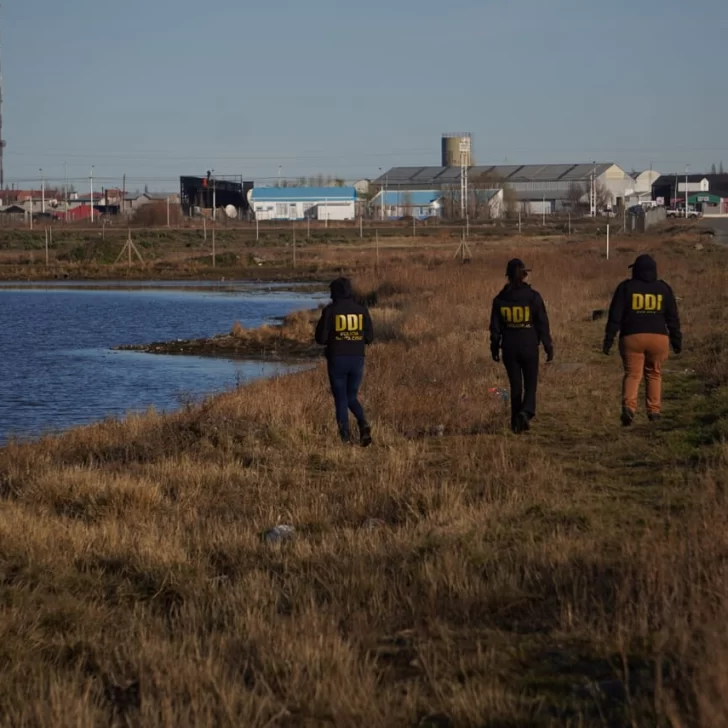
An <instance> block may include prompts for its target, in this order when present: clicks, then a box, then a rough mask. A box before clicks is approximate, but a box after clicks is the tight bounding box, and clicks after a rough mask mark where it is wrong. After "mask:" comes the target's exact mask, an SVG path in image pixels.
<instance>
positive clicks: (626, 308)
mask: <svg viewBox="0 0 728 728" xmlns="http://www.w3.org/2000/svg"><path fill="white" fill-rule="evenodd" d="M617 334H619V335H620V338H621V337H623V336H630V335H631V334H664V335H665V336H669V337H670V343H671V344H672V348H673V350H674V351H675V352H679V351H680V350H681V349H682V334H681V332H680V317H679V315H678V311H677V302H676V301H675V295H674V294H673V292H672V288H670V286H668V285H667V283H665V281H661V280H659V279H658V278H657V263H655V261H654V260H653V258H652V257H650V256H649V255H640V256H639V257H638V258H637V260H636V261H635V262H634V264H633V265H632V278H631V279H627V280H626V281H622V282H621V283H620V284H619V286H618V287H617V290H616V291H615V292H614V297H613V298H612V303H611V305H610V307H609V319H608V321H607V327H606V331H605V334H604V345H605V347H606V348H607V349H608V348H609V347H611V345H612V344H613V343H614V339H615V337H616V336H617Z"/></svg>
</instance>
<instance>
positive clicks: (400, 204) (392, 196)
mask: <svg viewBox="0 0 728 728" xmlns="http://www.w3.org/2000/svg"><path fill="white" fill-rule="evenodd" d="M442 197H443V194H442V191H441V190H406V189H405V190H382V191H380V192H378V193H377V194H376V195H375V196H374V197H373V198H372V201H371V202H370V203H369V204H370V208H371V211H372V214H373V216H374V217H375V218H378V219H386V220H399V219H400V218H402V217H416V218H418V219H419V220H424V219H425V218H428V217H441V215H442ZM382 205H383V206H384V210H382Z"/></svg>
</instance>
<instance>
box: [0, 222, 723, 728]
mask: <svg viewBox="0 0 728 728" xmlns="http://www.w3.org/2000/svg"><path fill="white" fill-rule="evenodd" d="M647 242H649V243H650V246H651V247H652V249H653V251H654V252H656V255H657V257H658V260H659V263H660V265H661V269H662V274H663V276H664V277H665V278H666V279H667V280H668V281H669V282H671V283H672V284H673V286H674V288H675V290H676V293H677V294H678V295H679V296H680V297H681V306H682V313H683V319H684V327H685V338H686V352H685V354H684V355H683V356H682V357H681V358H680V359H677V358H675V359H673V360H672V361H671V362H670V363H669V365H668V369H669V371H668V373H667V375H666V378H667V391H666V411H665V415H666V417H665V421H664V422H663V423H661V424H660V425H659V426H657V427H654V428H653V427H649V426H648V425H647V423H645V422H643V421H640V422H639V423H638V424H637V425H636V427H635V428H634V430H632V431H630V432H624V431H622V430H621V429H620V428H619V426H618V423H617V415H618V410H619V382H620V368H619V362H618V360H617V358H616V357H614V356H613V357H612V358H610V359H607V358H605V357H603V355H601V354H600V353H599V348H600V344H601V337H602V330H603V322H601V321H600V322H592V321H591V320H590V319H591V312H592V310H593V309H598V308H604V307H606V305H607V304H608V301H609V296H610V294H611V291H612V290H613V288H614V286H615V285H616V283H617V282H618V281H619V280H620V279H621V277H623V276H624V275H625V274H626V266H627V263H628V262H631V259H632V258H633V256H634V255H635V253H637V252H641V251H642V250H643V249H644V247H645V246H646V245H647ZM692 243H693V240H692V239H691V238H690V237H689V236H686V237H685V238H684V239H681V238H672V239H670V240H668V241H667V242H665V243H663V244H661V245H657V243H656V242H655V240H654V239H652V240H650V241H644V242H642V243H639V242H635V241H631V240H630V241H617V242H616V244H615V248H616V253H615V255H614V258H613V259H612V260H610V261H609V262H606V261H604V260H603V258H602V257H601V252H600V251H599V250H597V249H596V248H594V247H592V246H591V245H589V244H583V245H576V244H574V245H568V246H548V247H541V248H538V247H533V248H531V249H525V250H524V249H519V250H517V251H514V250H511V249H501V250H499V249H497V248H490V249H483V250H478V251H476V256H475V260H474V262H473V263H472V264H470V265H465V266H461V265H457V264H455V263H453V262H451V261H450V260H449V259H448V256H447V255H444V254H443V253H438V252H437V251H434V252H431V253H430V252H428V253H412V254H408V253H406V252H402V251H399V252H393V253H391V254H389V255H388V256H387V258H386V260H384V259H383V262H382V269H381V271H380V274H379V275H378V276H377V275H375V274H374V272H373V271H372V270H371V268H369V269H365V268H364V267H363V266H364V263H363V262H359V263H357V261H356V258H357V257H358V256H361V255H364V254H363V253H361V252H352V253H351V257H349V258H348V259H345V262H344V267H346V268H349V269H352V270H355V271H358V272H357V274H356V276H355V281H356V284H357V286H358V288H359V289H360V290H361V291H374V290H376V291H377V292H378V299H379V303H378V306H377V307H375V308H374V310H373V313H374V316H375V321H376V325H377V327H378V329H379V330H381V333H382V334H383V336H382V337H381V338H382V339H384V341H380V342H379V343H377V344H376V345H375V346H374V347H372V349H371V351H370V356H369V359H368V365H367V373H366V378H365V383H364V387H363V399H364V401H365V404H366V406H367V408H368V410H369V413H370V415H371V418H372V420H373V423H374V428H375V438H376V442H375V445H374V446H373V447H372V448H370V449H368V450H361V449H358V448H347V447H344V446H342V445H339V444H338V443H337V441H336V437H335V432H334V429H335V428H334V425H333V421H332V420H333V413H332V405H331V402H330V398H329V395H328V392H327V390H326V384H325V375H324V371H323V368H322V365H320V366H318V367H317V368H316V369H315V370H313V371H308V372H303V373H300V374H296V375H293V376H289V377H284V378H280V379H275V380H272V381H268V382H259V383H256V384H253V385H251V386H249V387H245V388H241V389H239V390H237V391H235V392H231V393H229V394H226V395H223V396H220V397H217V398H215V399H212V400H210V401H208V402H205V403H204V404H203V405H201V406H199V407H187V408H185V409H183V410H181V411H179V412H177V413H175V414H172V415H168V416H162V415H158V414H155V413H149V414H148V415H146V416H135V417H131V418H129V419H128V420H126V421H124V422H115V421H109V422H104V423H100V424H97V425H94V426H91V427H87V428H83V429H79V430H74V431H71V432H69V433H67V434H66V435H64V436H62V437H59V438H45V439H43V440H42V441H40V442H38V443H36V444H27V445H26V444H20V443H15V444H11V445H9V446H8V447H6V448H4V449H2V450H0V496H1V497H2V510H0V604H1V605H2V606H1V607H0V609H2V619H1V620H0V669H1V670H2V680H0V719H1V720H2V723H3V724H5V725H12V726H49V725H53V726H61V727H62V726H97V725H119V726H123V725H139V726H212V725H214V726H319V725H336V726H359V725H369V726H417V725H422V726H485V725H490V726H526V725H529V726H542V725H543V726H546V725H554V726H561V725H572V726H586V725H598V726H619V725H631V726H644V725H671V726H675V727H677V726H693V725H696V726H697V725H700V726H721V725H725V724H726V723H728V700H726V697H725V696H726V687H727V685H726V670H727V669H728V631H727V630H726V626H725V625H726V624H728V607H726V605H728V561H727V560H726V554H728V502H727V501H726V491H725V487H726V463H727V458H728V449H726V446H725V444H724V439H723V438H724V435H725V428H724V425H723V424H722V423H723V419H722V418H723V417H724V415H725V414H726V412H728V397H727V396H726V392H725V389H724V387H725V385H726V383H727V382H728V368H727V367H726V365H725V363H724V356H723V352H724V349H725V346H726V341H727V338H726V334H727V333H728V327H727V326H726V321H725V311H726V304H727V303H728V285H727V284H728V276H727V275H726V272H725V271H726V262H728V251H723V250H720V249H713V248H711V247H708V248H706V250H704V251H702V252H699V253H698V252H696V251H694V250H693V248H692ZM515 252H517V253H518V254H521V255H522V256H523V257H524V258H525V259H526V260H527V262H528V263H529V265H530V266H532V267H533V269H534V273H533V278H534V285H535V287H536V288H538V289H539V290H540V291H541V293H542V294H543V295H544V298H545V299H546V302H547V306H548V308H549V312H550V315H551V318H552V326H553V330H554V334H555V342H556V353H557V360H556V362H554V364H553V365H551V366H549V367H544V370H543V376H542V384H541V395H540V413H539V417H538V418H537V419H536V421H535V422H534V430H533V432H532V433H530V434H529V435H527V436H524V437H521V438H517V437H514V436H511V435H510V434H508V433H507V432H506V431H505V430H504V425H505V424H506V420H507V418H506V413H505V411H504V409H503V405H502V404H501V403H500V402H499V401H498V400H497V399H496V398H494V397H493V396H492V395H491V394H489V392H488V390H489V388H491V387H493V386H502V385H504V384H505V376H504V372H503V370H502V367H501V366H498V365H496V364H494V363H493V362H492V361H491V360H490V356H489V348H488V342H487V326H488V319H489V313H490V300H491V298H492V296H493V295H494V293H495V292H496V291H497V290H498V288H499V287H500V285H501V284H502V280H503V270H504V266H505V261H506V260H507V259H508V258H509V257H510V256H511V255H512V254H513V253H515ZM451 254H452V253H451V252H450V255H451ZM708 294H709V295H708ZM292 325H294V326H295V327H298V328H297V329H296V330H298V331H300V332H301V335H303V333H302V332H304V331H306V332H308V331H310V329H309V328H307V327H309V326H310V321H309V320H308V319H306V317H305V316H300V317H298V318H296V320H295V321H294V322H293V323H292ZM237 335H238V336H245V335H248V333H247V332H244V331H238V333H237ZM440 425H442V426H444V433H445V434H444V436H443V437H433V436H430V435H429V433H430V432H431V431H432V430H433V428H437V427H438V426H440ZM369 519H379V521H378V522H375V523H374V527H368V526H369V525H371V524H370V523H369ZM276 523H290V524H292V525H294V526H295V527H296V529H297V536H296V538H295V539H294V540H293V541H291V542H289V543H284V544H282V545H280V546H271V545H268V544H266V543H265V542H264V541H262V540H261V539H260V534H261V533H262V532H263V531H264V530H265V529H266V528H268V527H270V526H271V525H274V524H276ZM365 525H366V526H367V527H365Z"/></svg>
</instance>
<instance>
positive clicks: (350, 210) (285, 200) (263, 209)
mask: <svg viewBox="0 0 728 728" xmlns="http://www.w3.org/2000/svg"><path fill="white" fill-rule="evenodd" d="M356 200H357V192H356V189H354V187H255V188H254V189H253V190H252V192H251V196H250V207H251V209H252V211H253V214H254V215H255V217H256V219H257V220H307V219H308V220H322V221H323V220H327V221H328V220H332V221H333V220H354V219H355V218H356Z"/></svg>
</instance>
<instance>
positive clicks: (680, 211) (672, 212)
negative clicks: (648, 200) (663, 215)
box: [667, 205, 700, 218]
mask: <svg viewBox="0 0 728 728" xmlns="http://www.w3.org/2000/svg"><path fill="white" fill-rule="evenodd" d="M667 216H668V217H688V218H691V217H693V218H694V217H700V213H699V212H698V211H697V210H696V209H695V208H694V207H693V206H692V205H689V206H688V214H687V215H686V214H685V208H684V207H677V208H670V209H669V210H668V211H667Z"/></svg>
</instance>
